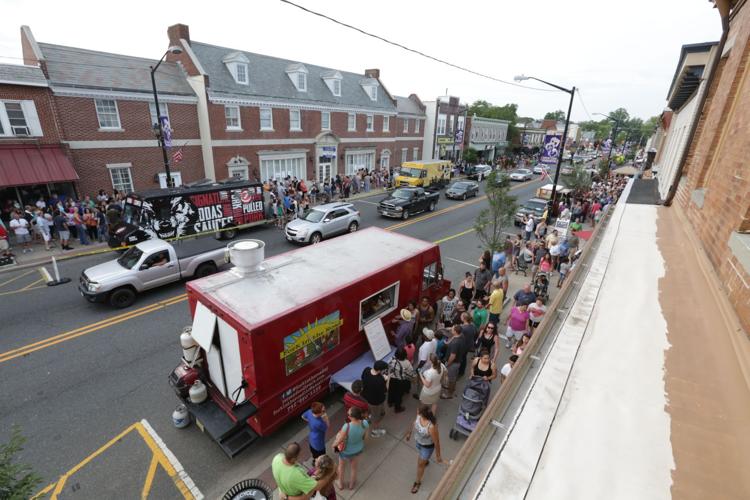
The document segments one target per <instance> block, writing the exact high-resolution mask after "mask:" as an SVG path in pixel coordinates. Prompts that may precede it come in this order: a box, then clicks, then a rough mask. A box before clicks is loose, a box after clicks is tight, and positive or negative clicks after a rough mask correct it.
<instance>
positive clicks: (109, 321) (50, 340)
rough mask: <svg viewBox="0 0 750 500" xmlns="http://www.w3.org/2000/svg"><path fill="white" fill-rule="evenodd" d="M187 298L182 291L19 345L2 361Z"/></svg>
mask: <svg viewBox="0 0 750 500" xmlns="http://www.w3.org/2000/svg"><path fill="white" fill-rule="evenodd" d="M185 300H187V294H185V293H182V294H180V295H177V296H175V297H170V298H169V299H166V300H162V301H159V302H155V303H153V304H150V305H148V306H144V307H141V308H139V309H134V310H132V311H128V312H126V313H123V314H118V315H116V316H112V317H111V318H107V319H103V320H101V321H97V322H96V323H91V324H89V325H86V326H82V327H80V328H76V329H75V330H70V331H67V332H64V333H61V334H59V335H55V336H53V337H49V338H46V339H44V340H40V341H39V342H34V343H33V344H28V345H25V346H23V347H19V348H18V349H12V350H10V351H6V352H4V353H1V354H0V363H4V362H6V361H10V360H11V359H15V358H19V357H21V356H26V355H28V354H31V353H32V352H35V351H39V350H41V349H46V348H48V347H51V346H53V345H56V344H59V343H61V342H66V341H68V340H71V339H74V338H76V337H81V336H83V335H88V334H89V333H93V332H96V331H98V330H101V329H103V328H107V327H108V326H113V325H116V324H118V323H122V322H124V321H128V320H131V319H133V318H137V317H138V316H143V315H144V314H148V313H152V312H154V311H157V310H159V309H164V308H166V307H169V306H171V305H174V304H178V303H180V302H183V301H185Z"/></svg>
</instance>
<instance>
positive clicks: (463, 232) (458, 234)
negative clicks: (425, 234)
mask: <svg viewBox="0 0 750 500" xmlns="http://www.w3.org/2000/svg"><path fill="white" fill-rule="evenodd" d="M474 231H476V229H474V228H473V227H472V228H471V229H467V230H466V231H461V232H460V233H456V234H453V235H451V236H446V237H445V238H441V239H439V240H437V241H433V243H435V244H437V245H439V244H440V243H443V242H445V241H448V240H452V239H453V238H458V237H459V236H463V235H465V234H469V233H473V232H474ZM453 260H455V259H453ZM469 265H472V264H469ZM474 267H476V266H474Z"/></svg>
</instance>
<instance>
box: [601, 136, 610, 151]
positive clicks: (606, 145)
mask: <svg viewBox="0 0 750 500" xmlns="http://www.w3.org/2000/svg"><path fill="white" fill-rule="evenodd" d="M610 149H612V139H607V140H606V141H604V142H602V145H601V151H602V153H604V154H607V153H609V150H610Z"/></svg>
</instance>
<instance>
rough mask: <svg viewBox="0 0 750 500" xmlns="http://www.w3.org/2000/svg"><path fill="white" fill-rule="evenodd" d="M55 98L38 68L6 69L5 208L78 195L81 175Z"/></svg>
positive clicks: (2, 130) (0, 93)
mask: <svg viewBox="0 0 750 500" xmlns="http://www.w3.org/2000/svg"><path fill="white" fill-rule="evenodd" d="M61 140H62V131H61V129H60V126H59V122H58V113H57V110H56V109H55V105H54V101H53V98H52V94H51V92H50V89H49V87H48V85H47V80H46V78H45V76H44V73H43V72H42V70H41V69H40V68H39V67H36V66H21V65H11V64H1V65H0V207H1V208H2V209H3V212H4V215H3V218H4V219H7V218H8V213H7V210H8V209H9V208H10V206H12V205H13V204H14V203H17V204H29V203H30V204H33V203H34V202H35V201H36V200H37V199H38V197H39V196H40V195H42V196H49V195H50V194H51V193H53V192H56V193H59V194H64V195H69V194H73V192H74V191H73V182H74V181H76V180H77V179H78V175H77V174H76V172H75V169H74V168H73V165H72V162H71V158H70V156H69V153H68V151H67V148H66V146H65V145H64V144H63V143H62V142H61Z"/></svg>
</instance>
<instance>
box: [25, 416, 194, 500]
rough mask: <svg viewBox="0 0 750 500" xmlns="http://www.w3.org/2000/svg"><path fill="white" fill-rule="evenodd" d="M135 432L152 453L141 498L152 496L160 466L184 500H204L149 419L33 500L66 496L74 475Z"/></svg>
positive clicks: (134, 425) (88, 457)
mask: <svg viewBox="0 0 750 500" xmlns="http://www.w3.org/2000/svg"><path fill="white" fill-rule="evenodd" d="M133 431H136V434H138V435H139V436H140V438H141V439H142V440H143V442H144V443H145V444H146V446H147V447H148V448H149V450H150V451H151V460H150V461H149V468H148V472H147V474H146V481H145V482H144V484H143V488H142V489H141V492H142V496H141V498H146V497H147V496H148V492H149V491H150V490H151V486H152V484H153V480H154V475H155V474H156V468H157V465H160V466H161V467H162V468H163V469H164V471H165V472H166V473H167V475H168V476H169V478H170V479H171V480H172V481H173V482H174V484H175V487H176V488H177V490H178V491H179V492H180V494H181V495H182V496H183V498H185V499H186V500H202V499H203V494H202V493H201V492H200V490H199V489H198V488H197V487H196V486H195V483H194V482H193V480H192V479H191V478H190V476H188V475H187V473H186V472H185V470H184V469H183V467H182V465H181V464H180V462H179V461H178V460H177V458H176V457H175V456H174V454H172V452H171V451H170V450H169V448H167V447H166V445H165V444H164V441H162V440H161V438H160V437H159V435H158V434H156V431H154V429H153V427H151V425H150V424H149V423H148V421H147V420H146V419H143V420H141V421H140V422H136V423H134V424H132V425H130V426H128V427H127V428H126V429H125V430H124V431H122V432H121V433H119V434H118V435H117V436H115V437H113V438H112V439H110V440H109V441H108V442H107V443H106V444H104V445H103V446H102V447H100V448H99V449H98V450H96V451H95V452H94V453H92V454H90V455H89V456H87V457H86V458H84V459H83V460H81V461H80V462H79V463H78V464H76V465H75V466H74V467H73V468H72V469H70V470H69V471H68V472H66V473H64V474H63V475H61V476H60V478H59V479H58V480H57V481H55V482H54V483H52V484H49V485H47V486H46V487H45V488H44V489H43V490H41V491H40V492H39V493H37V494H36V495H34V496H33V497H31V498H32V500H34V499H37V498H40V497H42V496H44V495H46V494H48V493H50V492H52V495H51V496H50V500H57V498H58V496H59V495H60V493H62V490H63V488H64V487H65V483H66V482H67V481H68V479H70V477H71V476H72V475H73V474H75V473H76V472H78V471H79V470H81V469H82V468H84V467H85V466H86V465H87V464H89V463H90V462H91V461H92V460H94V459H95V458H96V457H98V456H99V455H101V454H102V453H104V452H105V451H107V450H108V449H109V448H111V447H112V446H114V445H115V444H116V443H118V442H120V441H121V440H122V439H123V438H124V437H125V436H127V435H128V434H130V433H131V432H133Z"/></svg>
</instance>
